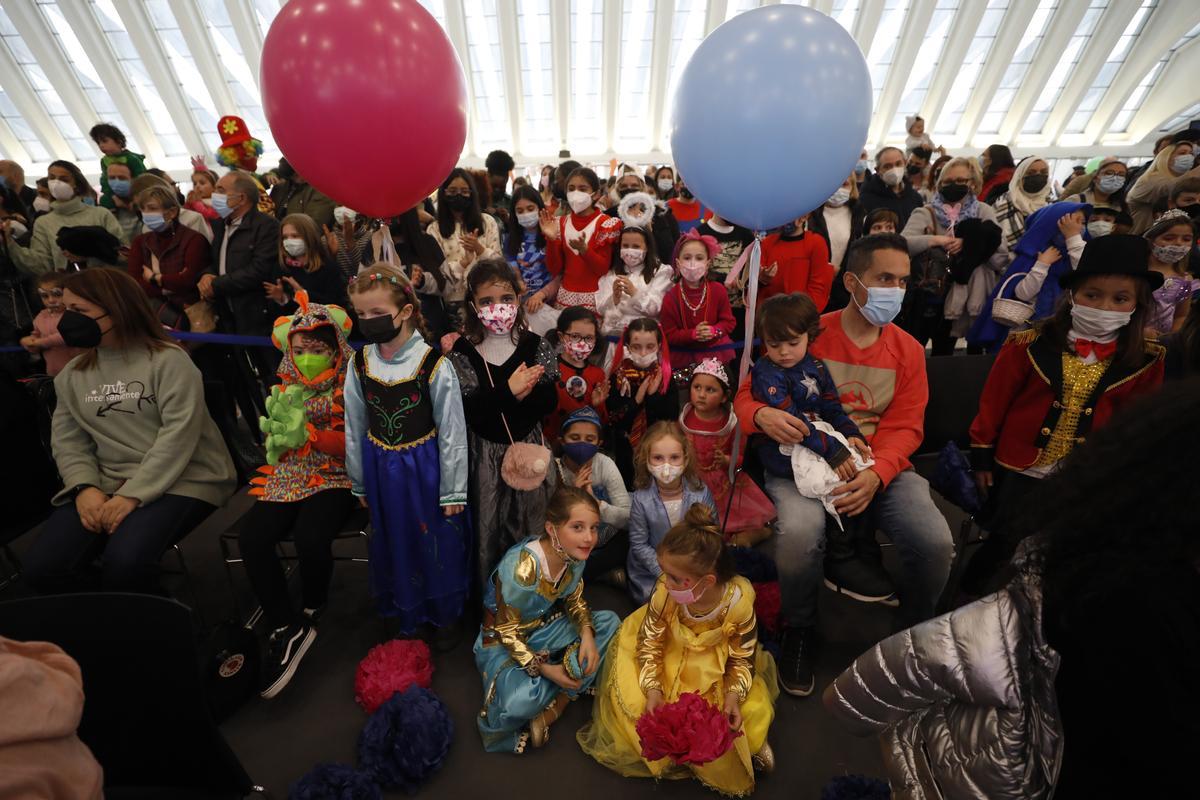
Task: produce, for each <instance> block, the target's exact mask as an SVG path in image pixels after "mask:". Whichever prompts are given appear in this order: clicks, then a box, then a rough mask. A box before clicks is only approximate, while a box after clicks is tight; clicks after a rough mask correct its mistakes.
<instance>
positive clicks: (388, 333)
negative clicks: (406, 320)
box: [358, 316, 400, 344]
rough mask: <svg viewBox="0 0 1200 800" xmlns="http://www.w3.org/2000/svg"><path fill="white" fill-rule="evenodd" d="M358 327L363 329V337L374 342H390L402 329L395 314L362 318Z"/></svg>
mask: <svg viewBox="0 0 1200 800" xmlns="http://www.w3.org/2000/svg"><path fill="white" fill-rule="evenodd" d="M358 329H359V330H360V331H362V335H363V338H364V339H366V340H367V341H368V342H371V343H372V344H384V343H386V342H390V341H391V340H392V339H395V338H396V334H398V333H400V329H399V328H397V327H396V317H395V316H390V317H371V318H370V319H360V320H359V321H358Z"/></svg>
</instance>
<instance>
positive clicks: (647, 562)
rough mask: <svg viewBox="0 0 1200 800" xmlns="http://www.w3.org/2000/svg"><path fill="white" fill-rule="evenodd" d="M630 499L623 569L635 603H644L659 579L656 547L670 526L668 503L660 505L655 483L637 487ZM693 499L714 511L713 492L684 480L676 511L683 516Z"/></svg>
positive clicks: (681, 517) (694, 502) (693, 501)
mask: <svg viewBox="0 0 1200 800" xmlns="http://www.w3.org/2000/svg"><path fill="white" fill-rule="evenodd" d="M632 497H633V503H632V505H631V506H630V509H629V560H628V563H627V564H626V572H627V573H628V575H629V593H630V594H631V595H633V599H634V600H635V601H636V602H637V603H638V604H642V603H645V602H646V601H648V600H649V599H650V594H651V592H653V591H654V582H655V581H657V580H658V576H659V573H661V572H662V570H660V569H659V567H658V556H657V554H656V552H655V551H656V550H657V548H658V543H659V542H661V541H662V540H663V538H664V537H666V535H667V531H669V530H671V527H672V525H671V520H670V518H668V517H667V507H666V506H665V505H663V501H662V498H661V497H659V495H658V484H657V483H654V484H651V485H650V486H648V487H646V488H645V489H638V490H637V491H635V492H634V493H633V495H632ZM696 503H703V504H704V505H706V506H708V507H709V508H711V509H713V512H714V513H715V512H716V508H717V503H716V501H715V500H713V496H712V492H710V491H709V490H708V487H707V486H705V485H704V484H703V483H700V485H699V488H693V487H691V486H689V485H688V482H687V479H686V478H685V479H684V481H683V506H682V507H681V510H680V513H679V519H680V520H682V519H683V517H684V515H686V514H687V511H688V509H689V508H691V507H692V506H693V505H695V504H696Z"/></svg>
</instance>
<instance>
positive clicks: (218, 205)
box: [212, 194, 233, 219]
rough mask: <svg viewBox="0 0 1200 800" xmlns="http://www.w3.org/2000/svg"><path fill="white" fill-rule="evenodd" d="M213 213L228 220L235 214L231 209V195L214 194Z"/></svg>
mask: <svg viewBox="0 0 1200 800" xmlns="http://www.w3.org/2000/svg"><path fill="white" fill-rule="evenodd" d="M212 203H213V206H212V207H213V211H216V212H217V213H218V214H220V215H221V219H225V218H227V217H228V216H229V215H230V214H232V213H233V209H232V208H230V207H229V195H227V194H214V195H213V196H212Z"/></svg>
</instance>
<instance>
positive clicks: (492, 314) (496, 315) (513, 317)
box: [475, 303, 517, 336]
mask: <svg viewBox="0 0 1200 800" xmlns="http://www.w3.org/2000/svg"><path fill="white" fill-rule="evenodd" d="M475 313H476V315H477V316H478V317H479V321H480V322H482V323H483V327H485V328H487V329H488V330H489V331H491V332H492V333H494V334H496V335H497V336H503V335H504V334H506V333H508V332H509V331H511V330H512V326H513V323H515V322H516V321H517V307H516V305H514V304H513V303H492V304H491V305H490V306H483V307H482V308H480V309H478V310H477V311H476V312H475Z"/></svg>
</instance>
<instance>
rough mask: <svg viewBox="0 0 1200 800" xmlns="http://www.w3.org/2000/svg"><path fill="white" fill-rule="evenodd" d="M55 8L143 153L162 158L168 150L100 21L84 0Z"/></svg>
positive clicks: (62, 1)
mask: <svg viewBox="0 0 1200 800" xmlns="http://www.w3.org/2000/svg"><path fill="white" fill-rule="evenodd" d="M58 9H59V10H60V11H61V12H62V14H63V17H65V18H66V20H67V24H69V25H70V26H71V30H73V31H74V32H75V36H76V37H77V38H78V39H79V43H80V44H81V45H83V50H84V52H85V53H87V57H88V58H89V59H91V61H92V66H93V67H95V68H96V73H97V74H98V75H99V76H100V81H101V82H102V83H103V85H104V88H105V90H107V91H108V94H109V97H111V98H112V101H113V105H115V106H116V107H117V111H118V112H120V114H121V116H122V117H123V118H124V119H125V122H126V123H128V124H129V127H130V128H131V129H132V133H133V135H134V136H135V137H137V140H138V142H140V143H141V145H142V147H144V148H145V150H146V156H147V157H148V158H149V160H150V161H151V162H154V163H160V162H162V161H164V160H165V159H166V157H167V153H166V151H165V150H163V147H162V143H161V142H159V140H158V133H157V132H156V131H155V130H154V126H152V125H151V124H150V120H149V119H148V118H147V117H146V112H145V111H143V110H142V105H141V103H139V102H138V99H137V96H136V95H134V93H133V87H132V86H130V84H129V79H128V78H127V77H125V73H124V71H123V70H122V69H121V65H120V64H119V63H117V57H116V55H115V54H114V53H113V51H112V48H111V47H110V46H109V43H108V37H107V36H105V34H104V31H102V30H100V23H99V22H98V21H97V20H96V16H95V14H93V13H92V10H91V8H89V7H88V4H87V3H86V2H85V0H60V2H59V3H58ZM176 91H178V90H176Z"/></svg>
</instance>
